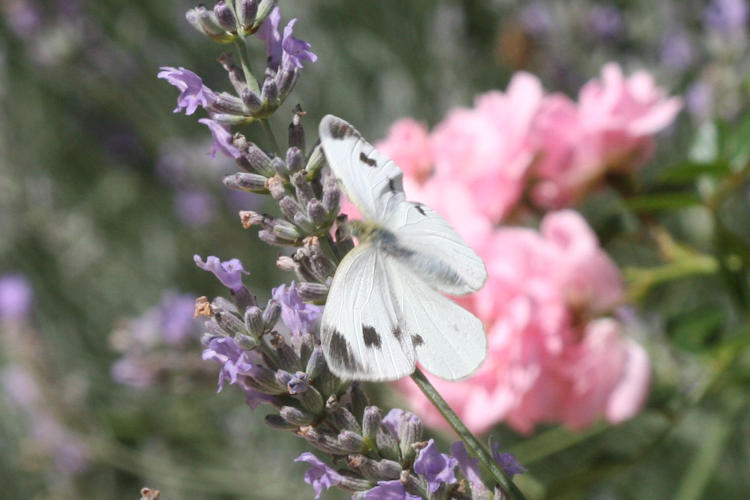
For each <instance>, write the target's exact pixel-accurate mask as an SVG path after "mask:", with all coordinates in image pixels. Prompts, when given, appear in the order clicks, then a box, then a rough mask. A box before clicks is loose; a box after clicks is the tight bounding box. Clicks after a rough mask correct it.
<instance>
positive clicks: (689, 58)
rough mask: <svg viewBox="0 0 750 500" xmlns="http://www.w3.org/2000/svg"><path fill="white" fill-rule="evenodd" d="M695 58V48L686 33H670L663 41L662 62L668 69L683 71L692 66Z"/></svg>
mask: <svg viewBox="0 0 750 500" xmlns="http://www.w3.org/2000/svg"><path fill="white" fill-rule="evenodd" d="M694 58H695V52H694V50H693V46H692V44H691V43H690V38H689V37H688V36H687V35H686V34H685V33H683V32H681V31H680V32H675V33H669V34H667V36H665V37H664V39H663V40H662V44H661V61H662V63H663V64H664V65H665V66H667V67H668V68H671V69H673V70H677V71H682V70H684V69H686V68H687V67H688V66H690V64H692V62H693V59H694Z"/></svg>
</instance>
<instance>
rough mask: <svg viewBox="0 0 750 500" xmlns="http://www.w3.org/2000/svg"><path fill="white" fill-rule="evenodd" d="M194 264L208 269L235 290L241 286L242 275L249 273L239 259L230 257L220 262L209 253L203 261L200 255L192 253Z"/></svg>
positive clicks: (205, 269) (225, 284)
mask: <svg viewBox="0 0 750 500" xmlns="http://www.w3.org/2000/svg"><path fill="white" fill-rule="evenodd" d="M193 260H194V261H195V264H196V265H197V266H198V267H200V268H201V269H203V270H204V271H210V272H212V273H214V275H215V276H216V277H217V278H218V279H219V281H221V282H222V284H223V285H224V286H225V287H227V288H229V289H230V290H232V291H233V292H236V291H237V290H240V289H241V288H242V286H243V285H242V275H243V274H250V273H248V272H247V271H245V269H244V268H243V267H242V262H240V259H231V260H227V261H224V262H221V261H220V260H219V258H218V257H214V256H213V255H210V256H209V257H208V258H206V262H203V260H202V259H201V256H200V255H197V254H196V255H193Z"/></svg>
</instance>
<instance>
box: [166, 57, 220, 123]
mask: <svg viewBox="0 0 750 500" xmlns="http://www.w3.org/2000/svg"><path fill="white" fill-rule="evenodd" d="M156 76H157V78H163V79H164V80H166V81H167V82H169V83H170V84H172V85H174V86H175V87H177V89H178V90H179V91H180V95H179V97H177V107H176V108H175V109H174V112H175V113H179V112H180V111H181V110H183V109H184V110H185V114H186V115H192V114H193V113H195V110H196V109H198V106H202V107H203V108H205V107H207V106H208V105H209V104H211V103H212V102H213V101H214V100H215V99H216V94H214V92H213V91H212V90H211V89H209V88H208V87H206V86H205V85H203V80H201V77H200V76H198V75H196V74H195V73H193V72H192V71H190V70H189V69H185V68H182V67H180V68H173V67H171V66H163V67H162V68H161V71H160V72H159V74H157V75H156Z"/></svg>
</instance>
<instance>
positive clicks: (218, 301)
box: [211, 296, 240, 314]
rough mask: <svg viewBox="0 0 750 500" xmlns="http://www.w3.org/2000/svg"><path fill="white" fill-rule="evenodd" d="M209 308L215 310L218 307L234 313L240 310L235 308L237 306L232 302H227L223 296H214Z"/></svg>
mask: <svg viewBox="0 0 750 500" xmlns="http://www.w3.org/2000/svg"><path fill="white" fill-rule="evenodd" d="M211 309H212V310H214V311H216V310H219V309H224V310H225V311H229V312H232V313H234V314H239V313H240V312H239V311H238V310H237V307H235V305H234V304H232V303H231V302H229V301H228V300H227V299H225V298H224V297H221V296H220V297H216V298H214V300H212V301H211Z"/></svg>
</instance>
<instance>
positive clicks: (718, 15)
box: [703, 0, 748, 34]
mask: <svg viewBox="0 0 750 500" xmlns="http://www.w3.org/2000/svg"><path fill="white" fill-rule="evenodd" d="M747 17H748V9H747V2H746V1H745V0H712V1H711V3H709V4H708V5H707V6H706V8H705V9H704V10H703V19H704V21H705V23H706V25H707V26H708V27H709V28H710V29H713V30H715V31H718V32H721V33H725V34H734V33H736V32H738V31H741V30H743V29H744V28H745V26H746V25H747Z"/></svg>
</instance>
